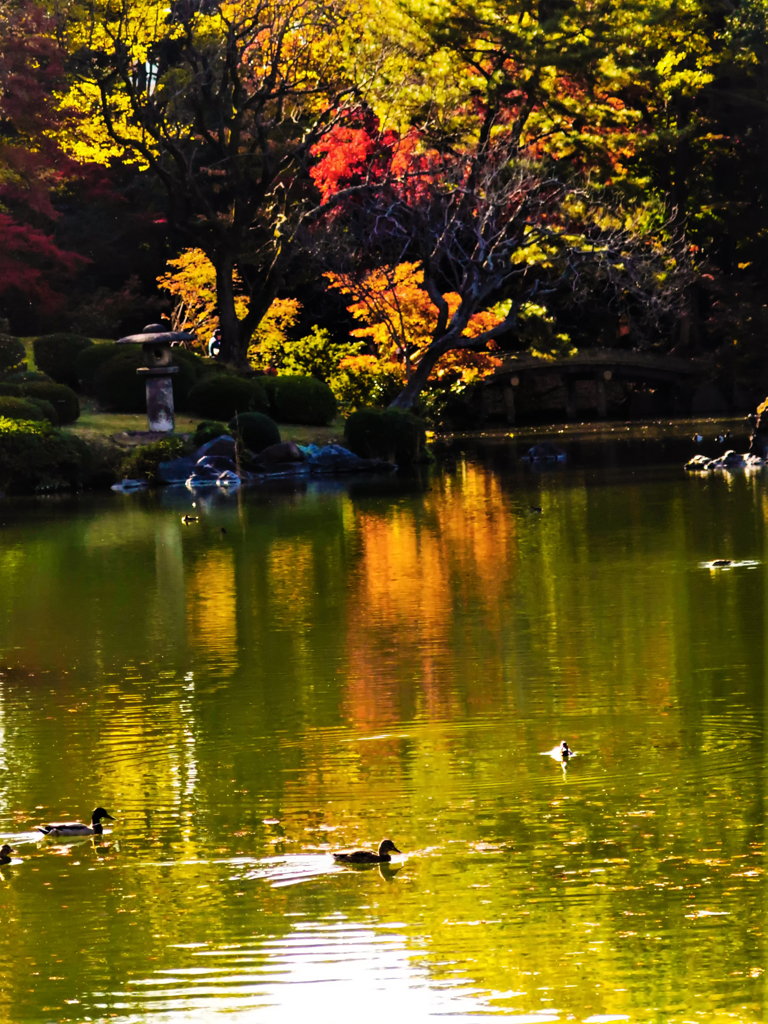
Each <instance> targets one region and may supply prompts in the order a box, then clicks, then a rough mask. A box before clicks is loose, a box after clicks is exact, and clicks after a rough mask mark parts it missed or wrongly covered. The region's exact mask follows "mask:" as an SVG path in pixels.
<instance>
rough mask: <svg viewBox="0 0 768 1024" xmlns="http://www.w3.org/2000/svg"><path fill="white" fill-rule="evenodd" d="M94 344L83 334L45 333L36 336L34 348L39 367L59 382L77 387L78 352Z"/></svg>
mask: <svg viewBox="0 0 768 1024" xmlns="http://www.w3.org/2000/svg"><path fill="white" fill-rule="evenodd" d="M92 344H93V342H92V341H91V339H90V338H86V337H84V336H83V335H82V334H45V335H43V337H42V338H35V340H34V342H33V343H32V350H33V352H34V353H35V362H36V363H37V367H38V369H40V370H42V371H43V373H47V374H48V376H49V377H53V379H54V380H55V381H58V383H59V384H68V385H69V386H70V387H73V388H74V387H77V373H76V372H75V360H76V359H77V356H78V353H79V352H82V350H83V349H85V348H90V346H91V345H92Z"/></svg>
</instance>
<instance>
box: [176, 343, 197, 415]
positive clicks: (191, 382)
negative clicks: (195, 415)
mask: <svg viewBox="0 0 768 1024" xmlns="http://www.w3.org/2000/svg"><path fill="white" fill-rule="evenodd" d="M185 354H186V353H185ZM173 365H174V366H177V367H178V373H175V374H174V375H173V404H174V407H175V408H176V409H178V410H179V411H181V410H186V409H188V408H189V393H190V391H191V390H192V388H193V387H194V386H195V384H196V383H197V371H196V369H195V365H194V363H192V362H190V361H189V360H188V359H186V358H182V359H177V358H176V353H175V352H174V354H173Z"/></svg>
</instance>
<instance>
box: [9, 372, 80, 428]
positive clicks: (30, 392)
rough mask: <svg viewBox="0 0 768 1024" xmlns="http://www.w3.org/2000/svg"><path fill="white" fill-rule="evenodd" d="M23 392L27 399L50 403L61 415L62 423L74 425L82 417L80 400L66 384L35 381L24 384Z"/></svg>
mask: <svg viewBox="0 0 768 1024" xmlns="http://www.w3.org/2000/svg"><path fill="white" fill-rule="evenodd" d="M21 390H22V393H23V395H24V397H25V398H41V399H43V400H44V401H46V402H50V403H51V404H52V405H53V407H54V409H55V410H56V412H57V413H58V414H59V421H60V422H61V423H74V422H75V420H76V419H77V418H78V417H79V415H80V400H79V399H78V397H77V395H76V394H75V392H74V391H73V390H72V388H68V387H67V385H66V384H46V383H45V382H44V381H35V382H33V383H32V384H24V385H23V387H22V389H21Z"/></svg>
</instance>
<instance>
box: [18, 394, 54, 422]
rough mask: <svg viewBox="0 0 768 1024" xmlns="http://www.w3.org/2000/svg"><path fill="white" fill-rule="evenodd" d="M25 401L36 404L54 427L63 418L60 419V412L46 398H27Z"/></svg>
mask: <svg viewBox="0 0 768 1024" xmlns="http://www.w3.org/2000/svg"><path fill="white" fill-rule="evenodd" d="M25 401H26V402H31V403H32V405H36V406H37V408H38V409H39V410H40V412H41V413H42V414H43V416H44V417H45V418H46V419H47V420H48V422H49V423H50V424H51V426H52V427H58V426H59V424H60V423H61V420H60V419H59V414H58V412H57V410H56V408H55V406H54V405H53V403H52V402H48V401H46V399H45V398H26V399H25Z"/></svg>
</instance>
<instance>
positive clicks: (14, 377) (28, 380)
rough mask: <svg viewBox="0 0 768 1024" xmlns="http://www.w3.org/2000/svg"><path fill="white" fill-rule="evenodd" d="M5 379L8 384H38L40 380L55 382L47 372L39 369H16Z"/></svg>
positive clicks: (49, 382) (48, 382)
mask: <svg viewBox="0 0 768 1024" xmlns="http://www.w3.org/2000/svg"><path fill="white" fill-rule="evenodd" d="M3 379H4V381H5V383H6V384H37V383H38V382H39V381H43V382H45V383H47V384H53V377H49V376H48V374H47V373H39V372H38V371H37V370H16V371H15V372H14V373H9V374H8V376H7V377H5V378H3Z"/></svg>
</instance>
